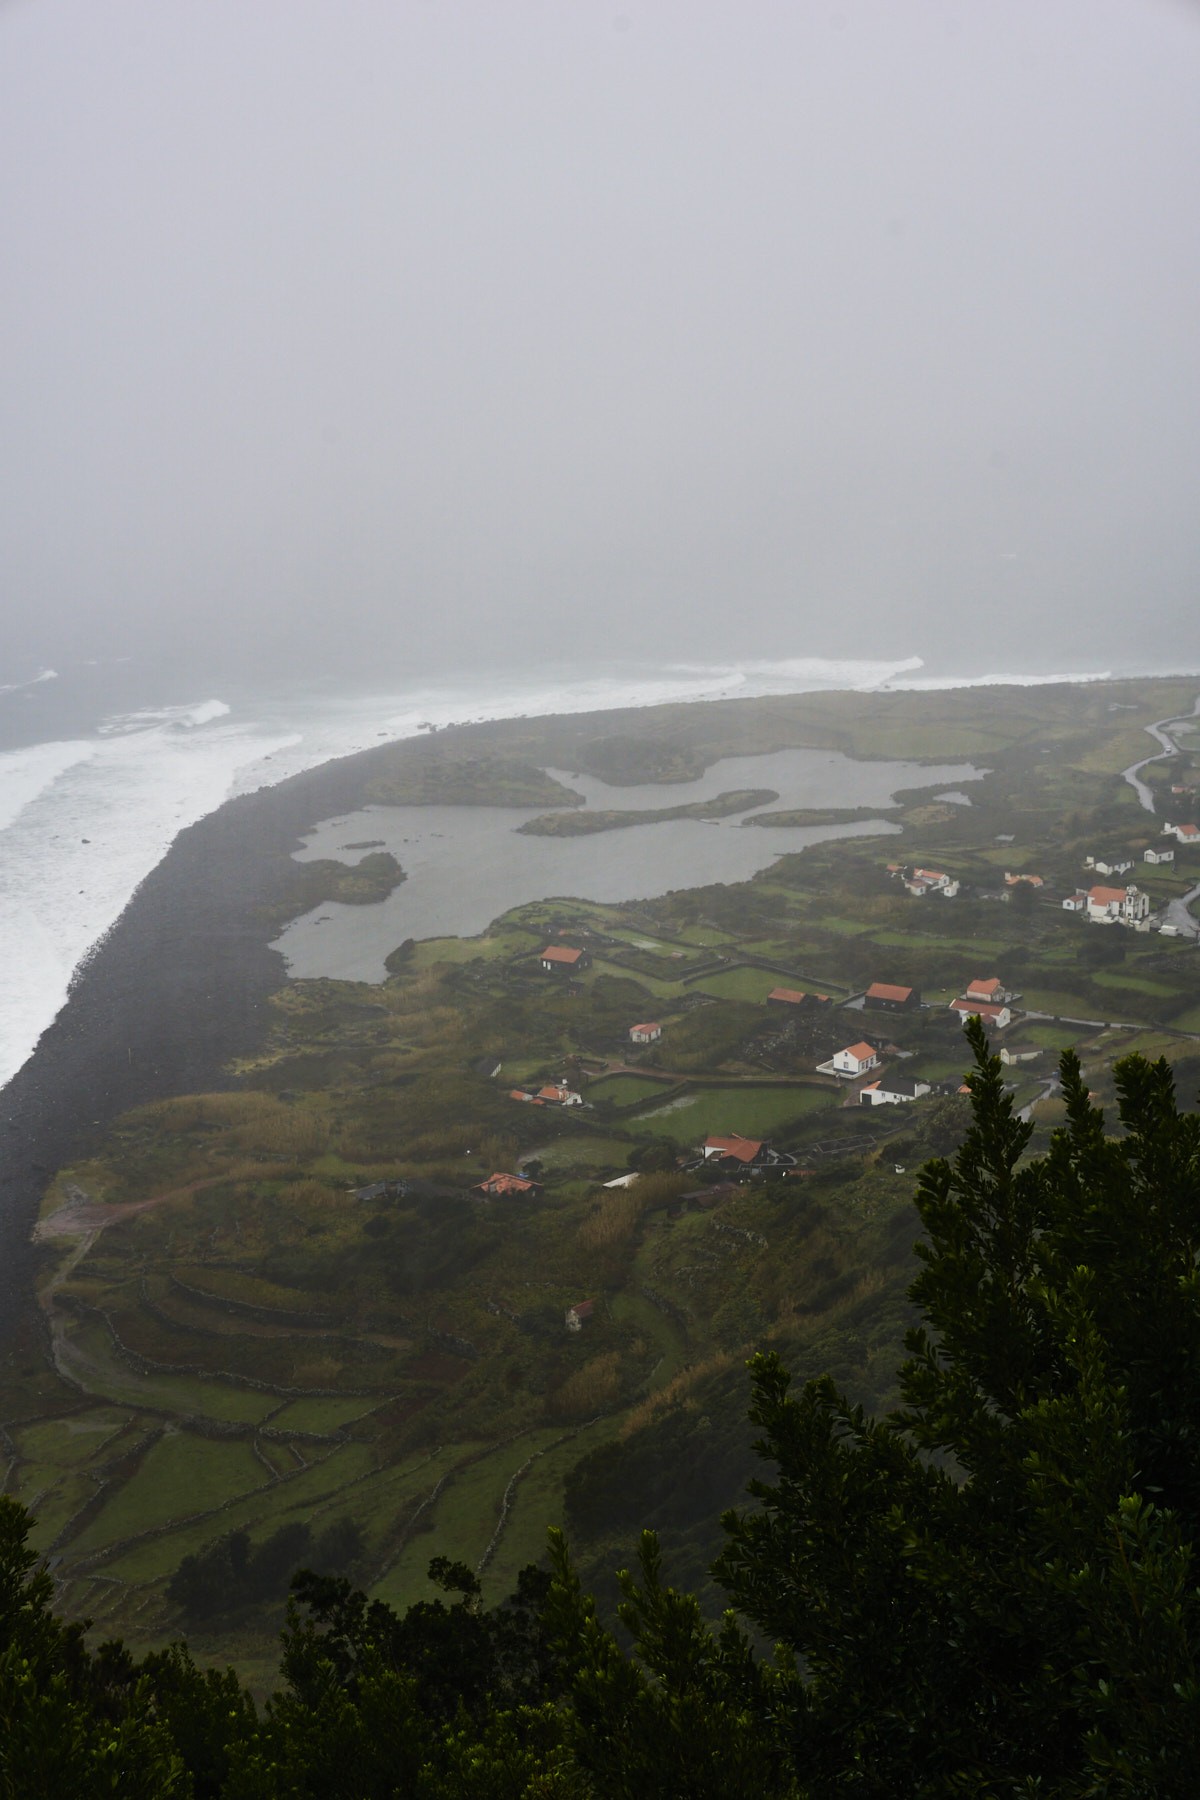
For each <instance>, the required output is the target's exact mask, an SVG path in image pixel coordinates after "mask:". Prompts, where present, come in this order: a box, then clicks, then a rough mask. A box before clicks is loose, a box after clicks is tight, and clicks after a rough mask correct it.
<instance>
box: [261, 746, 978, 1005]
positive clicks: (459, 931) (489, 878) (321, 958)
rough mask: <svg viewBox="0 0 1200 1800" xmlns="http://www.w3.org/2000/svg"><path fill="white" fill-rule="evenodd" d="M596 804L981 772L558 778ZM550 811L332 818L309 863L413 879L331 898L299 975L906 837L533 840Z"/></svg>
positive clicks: (879, 824) (808, 793) (628, 830)
mask: <svg viewBox="0 0 1200 1800" xmlns="http://www.w3.org/2000/svg"><path fill="white" fill-rule="evenodd" d="M549 772H550V773H551V774H552V775H554V776H556V777H557V778H558V779H559V780H560V781H562V782H563V783H564V785H566V786H567V787H570V788H573V789H574V790H575V791H576V793H580V794H582V795H583V796H584V799H585V802H586V803H587V805H588V806H589V807H593V808H597V809H602V810H608V809H615V810H620V811H629V812H640V811H649V810H651V809H654V808H657V807H661V806H675V805H679V804H681V803H683V802H687V801H692V800H711V799H715V797H716V796H717V795H718V794H721V793H727V792H729V791H730V790H732V789H735V788H773V789H774V790H775V791H776V792H777V793H778V795H779V799H778V800H772V801H771V802H770V803H769V804H768V805H766V806H761V807H757V808H752V809H750V810H751V811H757V812H774V811H779V810H782V809H784V808H795V807H818V806H845V807H851V806H854V807H858V806H888V805H890V804H891V803H892V798H893V796H894V795H895V794H896V793H897V792H899V791H901V790H902V789H905V788H914V787H921V788H928V787H930V786H941V785H942V784H944V783H948V782H955V783H960V782H966V781H971V780H973V779H975V778H977V777H978V776H979V775H980V774H981V773H982V771H981V770H979V769H975V768H972V767H971V766H970V765H965V764H955V765H940V766H931V765H928V764H925V765H922V764H920V763H908V762H855V761H853V760H851V759H850V758H849V757H846V756H842V755H841V754H840V753H838V752H836V751H828V750H811V749H795V750H782V751H775V752H772V753H771V754H769V755H766V756H739V757H729V758H726V759H724V760H723V761H721V762H717V763H714V764H713V765H712V766H711V767H710V768H709V769H708V770H706V772H705V774H704V775H703V777H702V778H701V779H700V780H698V781H692V782H672V783H669V784H659V785H646V786H640V787H628V788H622V787H610V786H609V785H608V784H607V783H606V782H603V781H598V780H596V779H595V778H594V777H591V776H584V775H575V774H572V773H571V772H570V771H569V770H563V769H552V770H550V771H549ZM545 810H546V808H544V807H525V808H518V807H493V806H369V807H365V808H363V809H362V810H361V811H359V812H354V813H348V814H344V815H342V816H341V817H339V818H336V819H329V820H326V821H325V822H324V823H323V824H322V825H321V826H320V827H319V828H318V829H317V830H316V831H314V832H313V833H311V835H310V836H308V837H307V838H305V840H304V847H303V849H301V850H299V851H297V853H296V856H297V860H298V861H312V860H314V859H317V858H321V857H332V858H334V859H336V860H337V861H339V862H344V863H348V864H351V865H353V864H355V863H357V862H359V861H360V860H361V858H362V857H363V856H365V855H367V854H368V851H366V850H363V849H357V850H352V849H350V848H349V846H350V845H352V844H357V845H362V844H364V843H370V844H372V847H381V848H384V849H387V850H390V851H391V852H392V854H393V855H394V856H395V857H396V859H397V861H398V862H399V863H400V864H401V866H402V868H403V869H404V871H405V873H406V875H407V880H406V881H405V882H404V883H403V884H402V885H401V886H400V887H398V888H397V889H396V891H395V892H394V893H393V894H392V895H390V896H389V898H388V899H387V900H384V901H381V902H379V903H378V904H377V905H373V906H343V905H339V904H338V903H336V902H332V901H329V902H325V903H324V904H322V905H320V906H317V907H314V908H313V910H312V911H311V912H308V913H305V914H304V915H303V917H301V918H299V919H296V920H294V921H293V922H292V923H291V924H290V925H289V926H288V927H287V929H286V930H285V931H284V932H283V933H282V935H281V936H280V937H279V938H278V939H277V940H276V942H275V944H274V946H273V947H274V948H275V949H277V950H279V951H281V952H282V954H283V956H284V957H285V959H286V961H287V965H288V973H289V974H290V975H291V976H293V977H298V978H301V979H303V978H311V977H315V976H321V975H324V976H331V977H334V978H337V979H341V980H347V981H369V982H377V981H382V980H383V979H384V976H385V974H386V970H385V968H384V958H385V957H386V956H387V954H388V952H389V951H391V950H394V949H395V948H396V946H397V945H398V944H400V943H403V941H404V940H405V938H410V937H411V938H429V937H473V936H475V935H477V934H478V933H479V932H481V931H483V930H484V929H485V928H486V927H487V926H488V925H489V924H490V923H491V921H492V920H493V919H495V918H497V917H498V916H499V915H500V914H501V913H504V912H507V911H508V910H509V909H510V908H511V907H514V906H520V905H523V904H525V903H526V902H528V901H530V900H539V899H542V898H544V897H547V896H553V895H561V896H567V895H570V896H573V897H575V898H577V899H586V900H598V901H608V902H614V901H622V900H637V899H647V898H649V897H650V896H652V895H655V894H663V893H666V892H668V891H669V890H670V889H672V888H688V887H702V886H706V885H707V884H708V883H710V882H718V881H722V882H723V881H745V880H747V879H748V878H749V877H750V876H751V875H753V874H755V873H757V871H758V870H759V869H764V868H767V867H768V866H769V865H770V864H771V863H772V862H774V861H775V859H776V857H778V856H782V855H785V854H787V853H788V852H789V851H794V850H801V849H803V848H804V847H805V846H806V845H808V844H816V843H821V842H823V841H825V840H826V839H828V838H838V837H841V838H845V837H864V836H870V835H875V834H880V833H887V832H892V831H895V830H898V827H897V826H894V825H892V824H889V823H888V822H887V821H886V820H884V819H874V820H862V821H859V822H858V823H857V824H850V825H823V826H807V827H795V826H771V825H761V826H759V825H752V826H745V827H743V824H742V821H743V819H745V818H748V817H749V816H750V812H746V813H738V814H734V815H732V816H731V817H729V818H727V819H720V820H707V819H704V820H702V819H674V820H669V821H666V822H664V823H660V824H657V825H630V826H624V827H622V828H621V829H619V830H617V831H602V832H596V833H595V834H593V835H591V836H587V837H563V838H554V837H524V836H522V835H521V834H520V833H519V831H518V829H517V828H518V826H520V825H522V824H524V823H525V821H526V820H527V819H532V818H536V817H537V816H538V814H539V813H542V812H544V811H545Z"/></svg>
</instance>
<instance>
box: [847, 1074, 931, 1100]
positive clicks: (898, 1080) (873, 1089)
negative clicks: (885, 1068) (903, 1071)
mask: <svg viewBox="0 0 1200 1800" xmlns="http://www.w3.org/2000/svg"><path fill="white" fill-rule="evenodd" d="M929 1092H930V1086H929V1083H928V1082H927V1081H918V1080H917V1079H916V1077H915V1076H911V1075H881V1076H880V1077H879V1079H878V1080H877V1081H868V1083H867V1085H866V1086H865V1087H863V1088H860V1089H859V1091H858V1103H859V1105H860V1106H905V1105H907V1104H908V1103H909V1102H910V1101H912V1100H919V1099H920V1098H921V1096H922V1094H928V1093H929Z"/></svg>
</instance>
